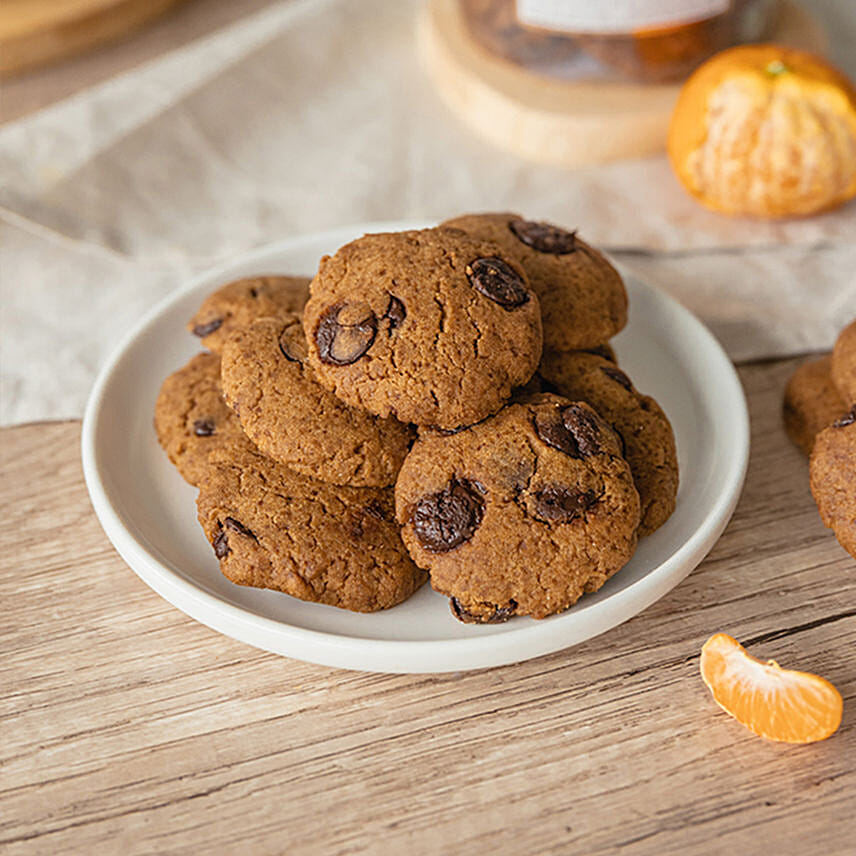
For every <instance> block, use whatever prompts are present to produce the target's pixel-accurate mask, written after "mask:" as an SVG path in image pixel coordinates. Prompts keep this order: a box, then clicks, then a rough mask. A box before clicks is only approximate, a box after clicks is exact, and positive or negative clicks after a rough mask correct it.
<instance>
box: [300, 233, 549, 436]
mask: <svg viewBox="0 0 856 856" xmlns="http://www.w3.org/2000/svg"><path fill="white" fill-rule="evenodd" d="M304 329H305V331H306V336H307V339H308V342H309V362H310V365H311V366H312V368H313V369H314V370H315V372H316V375H317V377H318V379H319V380H320V382H321V383H322V384H324V385H325V386H326V387H327V388H328V389H331V390H332V391H333V392H335V393H336V395H338V396H339V398H341V399H342V400H343V401H345V402H347V403H348V404H351V405H353V406H355V407H362V408H365V409H366V410H368V411H370V412H371V413H374V414H376V415H378V416H381V417H387V416H394V417H396V418H398V419H399V420H401V421H402V422H413V423H416V424H418V425H437V426H440V427H441V428H448V429H452V428H457V427H458V426H460V425H468V424H471V423H473V422H477V421H478V420H480V419H483V418H484V417H485V416H487V415H489V414H491V413H494V412H496V411H497V410H498V409H499V408H500V407H501V406H502V403H503V401H505V399H507V398H508V396H509V395H510V393H511V389H512V387H515V386H518V385H520V384H523V383H525V382H526V381H527V380H528V379H529V378H530V377H531V375H532V373H533V372H534V371H535V368H536V367H537V365H538V359H539V357H540V354H541V314H540V310H539V306H538V298H537V297H536V296H535V294H534V293H533V291H532V290H531V289H530V287H529V284H528V281H527V279H526V274H525V273H524V272H523V270H522V268H521V267H520V265H519V264H518V263H517V262H516V261H514V260H513V259H510V258H505V257H504V255H503V253H502V251H501V250H500V249H498V248H497V247H496V246H494V245H493V244H491V243H489V242H486V241H483V240H476V239H473V238H470V237H468V236H467V235H465V234H463V233H461V232H456V233H453V232H448V231H446V230H443V229H424V230H421V231H410V232H397V233H388V234H375V235H366V236H364V237H362V238H360V239H358V240H356V241H353V242H352V243H350V244H348V245H347V246H345V247H342V248H341V249H340V250H339V251H338V252H337V253H336V255H335V256H332V257H325V258H323V259H322V260H321V264H320V267H319V270H318V274H317V275H316V277H315V279H314V280H313V282H312V296H311V297H310V299H309V302H308V303H307V304H306V309H305V312H304Z"/></svg>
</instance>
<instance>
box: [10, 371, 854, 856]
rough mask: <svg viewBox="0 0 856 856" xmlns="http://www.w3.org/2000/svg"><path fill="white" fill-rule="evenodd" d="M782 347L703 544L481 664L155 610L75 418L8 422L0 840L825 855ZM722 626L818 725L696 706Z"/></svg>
mask: <svg viewBox="0 0 856 856" xmlns="http://www.w3.org/2000/svg"><path fill="white" fill-rule="evenodd" d="M793 364H794V363H793V362H792V361H789V362H782V363H774V364H765V365H756V366H749V367H745V368H743V369H741V375H742V378H743V381H744V384H745V385H746V388H747V392H748V394H749V399H750V409H751V414H752V427H753V452H752V458H751V462H750V472H749V477H748V480H747V486H746V490H745V493H744V496H743V498H742V500H741V502H740V505H739V507H738V510H737V512H736V514H735V516H734V519H733V521H732V523H731V525H730V526H729V528H728V530H727V531H726V533H725V535H724V536H723V538H722V539H721V541H720V542H719V544H717V546H716V547H715V549H714V550H713V552H712V553H711V555H710V556H709V557H708V558H707V560H706V561H705V562H704V563H703V564H702V565H701V566H700V567H699V568H698V569H697V570H696V571H695V572H694V573H693V574H692V575H691V576H690V577H689V578H688V579H687V580H686V581H685V582H684V583H683V584H682V585H680V586H679V587H678V588H677V589H676V590H675V591H673V592H672V593H671V594H670V595H668V596H667V597H665V598H663V599H662V600H661V601H659V602H658V603H657V604H655V605H654V606H652V607H651V608H650V609H648V610H647V611H646V612H645V613H644V614H642V615H640V616H638V617H637V618H635V619H633V620H632V621H629V622H627V623H626V624H624V625H622V626H621V627H618V628H616V629H614V630H613V631H611V632H609V633H607V634H605V635H604V636H601V637H599V638H597V639H594V640H591V641H590V642H588V643H585V644H583V645H580V646H578V647H576V648H573V649H571V650H568V651H564V652H560V653H557V654H554V655H552V656H549V657H543V658H541V659H538V660H534V661H531V662H528V663H522V664H518V665H516V666H509V667H505V668H499V669H492V670H489V671H485V672H477V673H466V674H454V675H442V676H393V675H371V674H358V673H350V672H344V671H337V670H332V669H326V668H323V667H319V666H312V665H308V664H304V663H298V662H296V661H291V660H286V659H283V658H279V657H276V656H274V655H270V654H266V653H263V652H259V651H255V650H254V649H251V648H248V647H246V646H244V645H242V644H240V643H238V642H234V641H232V640H230V639H227V638H225V637H222V636H219V635H217V634H216V633H214V632H212V631H210V630H208V629H207V628H205V627H203V626H202V625H199V624H196V623H194V622H193V621H191V620H190V619H188V618H186V617H185V616H184V615H182V614H181V613H180V612H178V611H177V610H175V609H173V608H172V607H171V606H169V605H168V604H166V603H165V602H164V601H162V600H160V599H159V598H158V597H157V596H156V595H155V594H154V593H153V592H151V591H150V590H149V589H148V588H146V586H145V585H144V584H143V583H142V582H140V581H139V580H138V579H137V578H136V576H135V575H134V574H133V573H131V572H130V571H129V570H128V569H127V568H126V567H125V565H124V564H123V563H122V561H121V559H119V557H118V556H117V555H116V554H115V552H114V551H113V550H112V548H111V547H110V545H109V543H108V542H107V540H106V538H105V536H104V535H103V533H102V532H101V530H100V528H99V526H98V523H97V521H96V520H95V517H94V515H93V513H92V511H91V509H90V507H89V503H88V500H87V497H86V494H85V489H84V486H83V480H82V475H81V473H80V466H79V461H78V448H77V443H78V436H79V425H78V424H77V423H61V424H43V425H35V426H24V427H21V428H14V429H6V430H4V431H3V432H2V443H1V444H0V445H2V455H3V466H2V470H3V476H2V484H3V510H2V517H0V519H2V521H3V526H2V530H0V595H2V597H3V600H4V607H5V608H4V613H3V614H4V617H3V620H2V627H0V639H2V654H3V656H2V660H0V686H2V687H3V694H2V700H0V705H2V706H0V717H2V734H3V739H2V741H0V742H1V743H2V745H0V763H2V767H0V771H2V772H0V849H3V850H4V852H8V853H10V854H17V853H44V852H86V853H97V852H111V853H113V852H116V851H117V850H120V849H121V850H123V851H124V852H125V853H127V854H132V853H144V852H167V851H168V852H170V853H188V854H190V853H193V854H196V853H200V852H232V851H238V850H241V851H244V852H253V853H261V854H263V853H277V852H282V851H284V850H287V851H288V852H289V853H292V854H303V853H307V854H309V853H322V852H323V853H325V854H330V853H333V854H357V853H400V852H408V853H437V852H443V853H454V852H465V851H472V850H474V849H475V848H481V847H489V849H490V851H491V853H492V854H499V856H502V854H519V853H523V852H526V853H543V854H551V853H556V854H558V853H562V854H565V853H568V852H580V853H586V854H608V853H614V852H616V851H617V850H618V849H622V852H626V853H633V854H649V853H650V854H672V853H674V854H696V853H698V854H702V853H705V854H706V853H710V852H713V851H715V852H728V851H730V850H734V851H735V852H737V851H742V852H745V853H760V852H764V851H768V850H770V849H771V848H778V849H779V850H780V851H781V852H799V851H803V852H806V853H823V854H825V856H826V854H828V855H829V856H833V854H839V853H841V854H843V853H845V852H847V851H848V850H849V849H850V847H851V845H852V837H853V835H854V833H856V822H855V821H854V817H853V815H854V813H853V811H852V806H853V805H854V803H856V771H854V765H853V758H854V757H856V727H855V726H854V720H856V713H854V711H856V704H854V700H856V673H854V670H853V651H854V650H856V575H854V573H853V570H854V568H853V561H852V559H850V558H849V557H848V556H847V555H846V554H845V553H844V551H843V550H841V548H840V547H839V546H838V545H837V544H836V542H835V540H834V539H833V538H832V537H831V534H830V533H829V532H828V531H827V530H825V529H824V528H823V526H822V524H821V523H820V520H819V518H818V516H817V513H816V511H815V509H814V505H813V503H812V500H811V496H810V494H809V491H808V484H807V481H808V480H807V471H806V463H805V461H804V460H803V459H802V457H801V456H800V454H799V453H798V452H797V451H796V450H795V449H793V448H792V447H791V446H790V445H789V444H788V441H787V439H786V438H785V436H784V432H783V431H782V429H781V426H780V423H779V397H780V395H781V389H782V386H783V384H784V381H785V379H786V377H787V375H788V373H789V371H790V370H791V368H792V367H793ZM716 630H725V631H727V632H730V633H732V634H733V635H735V636H737V637H738V638H740V639H743V640H750V641H751V640H754V642H752V643H751V645H750V647H751V649H752V650H753V652H754V653H756V654H758V655H759V656H772V657H776V658H777V659H779V660H780V661H782V662H784V663H785V664H788V665H794V666H801V667H804V668H808V669H812V670H815V671H818V672H820V673H821V674H823V675H825V676H826V677H828V678H829V679H830V680H832V681H833V682H834V683H835V684H836V685H837V686H838V687H839V689H840V690H841V692H842V694H843V695H844V697H845V715H844V722H843V724H842V728H841V730H840V732H839V733H838V734H837V735H836V736H835V737H834V738H832V739H831V740H829V741H826V742H824V743H821V744H817V745H815V746H810V747H788V746H781V745H776V744H770V743H766V742H764V741H761V740H759V739H758V738H756V737H753V736H752V735H751V734H749V733H748V732H746V731H745V730H744V729H742V728H740V727H739V726H738V725H737V724H736V723H734V722H733V721H731V720H730V719H729V718H728V717H726V716H725V715H724V714H722V713H721V712H719V711H718V709H717V708H716V707H715V705H714V704H713V702H712V701H711V700H710V698H709V696H708V694H707V691H706V690H705V688H704V686H703V684H702V682H701V680H700V679H699V677H698V673H697V669H698V660H697V656H698V652H699V649H700V646H701V644H702V642H703V641H704V640H705V639H706V638H707V636H709V635H710V634H711V633H713V632H715V631H716Z"/></svg>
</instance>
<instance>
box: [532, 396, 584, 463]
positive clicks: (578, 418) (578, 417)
mask: <svg viewBox="0 0 856 856" xmlns="http://www.w3.org/2000/svg"><path fill="white" fill-rule="evenodd" d="M533 423H534V426H535V433H536V434H537V435H538V436H539V437H540V438H541V439H542V440H543V441H544V442H545V443H546V444H547V445H548V446H552V447H553V448H554V449H558V450H559V451H560V452H564V453H565V454H566V455H569V456H570V457H572V458H587V457H589V455H596V454H598V453H599V452H600V440H599V439H598V425H597V422H596V421H595V419H594V417H593V416H592V415H591V414H590V413H589V412H588V411H587V410H585V408H583V407H580V405H578V404H569V405H567V406H566V407H562V408H559V409H551V410H549V411H546V412H545V411H544V410H539V411H537V412H536V413H535V417H534V420H533Z"/></svg>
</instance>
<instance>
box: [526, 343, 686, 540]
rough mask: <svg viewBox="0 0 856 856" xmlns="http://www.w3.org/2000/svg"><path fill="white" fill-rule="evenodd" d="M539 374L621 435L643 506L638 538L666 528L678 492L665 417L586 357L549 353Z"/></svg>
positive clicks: (612, 371) (608, 368)
mask: <svg viewBox="0 0 856 856" xmlns="http://www.w3.org/2000/svg"><path fill="white" fill-rule="evenodd" d="M538 371H539V374H540V375H542V376H543V377H545V378H546V379H547V380H548V381H549V382H551V383H552V384H553V385H554V386H555V388H556V389H557V390H558V391H559V393H560V394H561V395H564V396H566V397H567V398H574V399H579V400H581V401H586V402H588V403H589V404H590V405H591V406H592V407H593V408H594V409H595V410H596V411H597V412H598V413H599V414H600V415H601V416H602V417H603V418H604V419H605V420H606V421H607V422H609V423H610V425H612V426H613V428H614V429H615V430H616V432H617V433H618V434H619V436H620V438H621V442H622V451H623V454H624V455H625V457H626V458H627V463H628V464H630V469H631V471H632V472H633V479H634V481H635V483H636V488H637V490H638V491H639V499H640V501H641V503H642V523H641V525H640V526H639V534H640V536H641V535H649V534H650V533H651V532H653V531H654V530H655V529H657V528H659V527H660V526H662V525H663V523H665V522H666V520H667V519H668V518H669V516H670V515H671V513H672V511H674V508H675V499H676V496H677V492H678V457H677V450H676V448H675V436H674V433H673V432H672V426H671V424H670V423H669V420H668V418H667V417H666V414H665V413H663V410H662V409H661V408H660V406H659V404H657V402H656V401H654V399H653V398H651V397H650V396H647V395H642V394H641V393H639V392H637V390H636V389H635V388H634V386H633V383H632V381H631V380H630V378H629V377H628V376H627V375H626V374H625V373H624V372H623V371H621V369H619V368H618V367H617V366H616V365H614V364H613V363H611V362H609V361H608V360H605V359H603V358H602V357H599V356H597V355H595V354H591V353H586V352H582V351H570V352H564V353H560V352H555V351H552V352H545V353H544V356H543V357H542V359H541V366H540V368H539V370H538Z"/></svg>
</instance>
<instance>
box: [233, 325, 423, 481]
mask: <svg viewBox="0 0 856 856" xmlns="http://www.w3.org/2000/svg"><path fill="white" fill-rule="evenodd" d="M306 351H307V347H306V337H305V336H304V334H303V325H302V323H301V319H300V316H298V315H294V314H292V313H286V314H283V315H281V316H280V317H279V318H260V319H259V320H257V321H254V322H253V323H252V324H250V325H249V326H247V327H242V328H239V329H238V330H236V331H235V332H234V333H233V334H232V335H231V336H230V337H229V339H227V340H226V344H225V345H224V346H223V367H222V381H223V392H224V395H225V398H226V401H227V403H228V404H229V405H230V406H231V407H232V409H233V410H234V411H235V413H236V414H237V415H238V418H239V419H240V421H241V425H242V426H243V428H244V430H245V431H246V433H247V436H249V437H250V439H251V440H252V441H253V442H254V443H255V444H256V445H257V446H258V448H259V449H260V450H261V451H262V452H263V453H264V454H266V455H267V456H268V457H271V458H273V459H274V460H276V461H280V462H281V463H283V464H287V465H288V466H289V467H291V468H292V469H293V470H297V471H298V472H300V473H303V474H305V475H309V476H312V477H314V478H318V479H321V480H322V481H326V482H331V483H333V484H350V485H354V486H358V487H365V486H369V485H371V486H379V487H383V486H385V485H392V484H394V483H395V477H396V475H398V471H399V469H400V468H401V463H402V461H403V460H404V456H405V455H406V454H407V450H408V449H409V447H410V443H411V441H412V440H413V437H414V431H413V429H412V428H411V427H410V426H408V425H403V424H402V423H401V422H398V421H396V420H395V419H392V418H387V419H381V418H379V417H377V416H373V415H372V414H371V413H368V412H367V411H365V410H359V409H357V408H355V407H349V406H348V405H347V404H345V403H344V402H343V401H341V400H340V399H338V398H337V397H336V396H335V395H333V393H332V392H330V391H329V390H327V389H325V388H324V387H322V386H320V385H319V384H318V383H317V382H316V380H315V373H314V371H313V370H312V368H311V367H310V366H309V365H308V363H307V361H306Z"/></svg>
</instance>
